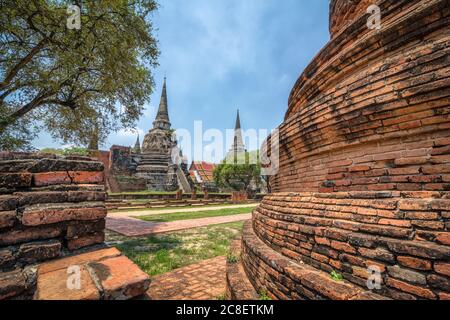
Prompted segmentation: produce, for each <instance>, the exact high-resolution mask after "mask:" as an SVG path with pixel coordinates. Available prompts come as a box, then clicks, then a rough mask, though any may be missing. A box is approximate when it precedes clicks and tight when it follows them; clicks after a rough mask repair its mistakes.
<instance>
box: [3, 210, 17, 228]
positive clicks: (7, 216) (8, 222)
mask: <svg viewBox="0 0 450 320" xmlns="http://www.w3.org/2000/svg"><path fill="white" fill-rule="evenodd" d="M15 221H16V212H15V211H0V229H1V228H8V227H12V226H13V225H14V223H15Z"/></svg>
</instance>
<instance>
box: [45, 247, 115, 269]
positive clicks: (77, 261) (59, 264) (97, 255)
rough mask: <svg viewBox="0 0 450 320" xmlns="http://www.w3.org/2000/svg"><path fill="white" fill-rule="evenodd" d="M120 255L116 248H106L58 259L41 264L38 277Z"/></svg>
mask: <svg viewBox="0 0 450 320" xmlns="http://www.w3.org/2000/svg"><path fill="white" fill-rule="evenodd" d="M120 254H121V253H120V251H119V250H117V248H107V249H101V250H96V251H90V252H87V253H82V254H77V255H74V256H70V257H66V258H64V259H58V260H54V261H50V262H45V263H41V264H40V265H39V268H38V273H39V275H41V274H44V273H48V272H53V271H56V270H61V269H63V270H66V269H67V268H68V267H69V266H73V265H83V264H85V263H87V262H90V261H100V260H103V259H106V258H112V257H117V256H119V255H120Z"/></svg>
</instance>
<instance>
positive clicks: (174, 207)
mask: <svg viewBox="0 0 450 320" xmlns="http://www.w3.org/2000/svg"><path fill="white" fill-rule="evenodd" d="M133 202H134V201H133ZM145 203H146V202H144V203H142V204H145ZM142 204H139V203H138V201H136V204H135V205H142ZM249 204H251V203H249ZM257 205H258V204H257V203H255V207H256V206H257ZM131 206H132V205H131ZM227 206H236V204H233V203H223V204H211V205H202V206H198V205H197V206H195V205H193V206H173V207H170V206H165V207H153V208H133V209H126V208H124V209H121V210H118V209H114V210H109V212H142V211H157V210H178V209H196V208H198V209H199V210H201V209H204V208H215V207H227Z"/></svg>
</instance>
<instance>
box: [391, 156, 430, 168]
mask: <svg viewBox="0 0 450 320" xmlns="http://www.w3.org/2000/svg"><path fill="white" fill-rule="evenodd" d="M427 162H428V157H411V158H400V159H395V161H394V163H395V165H397V166H406V165H415V164H425V163H427Z"/></svg>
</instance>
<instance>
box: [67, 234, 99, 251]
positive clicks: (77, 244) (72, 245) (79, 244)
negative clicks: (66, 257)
mask: <svg viewBox="0 0 450 320" xmlns="http://www.w3.org/2000/svg"><path fill="white" fill-rule="evenodd" d="M104 241H105V234H104V232H98V233H96V234H93V235H88V236H81V237H78V238H75V239H70V240H68V241H67V248H68V249H69V250H71V251H72V250H77V249H81V248H85V247H88V246H91V245H94V244H100V243H103V242H104Z"/></svg>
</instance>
